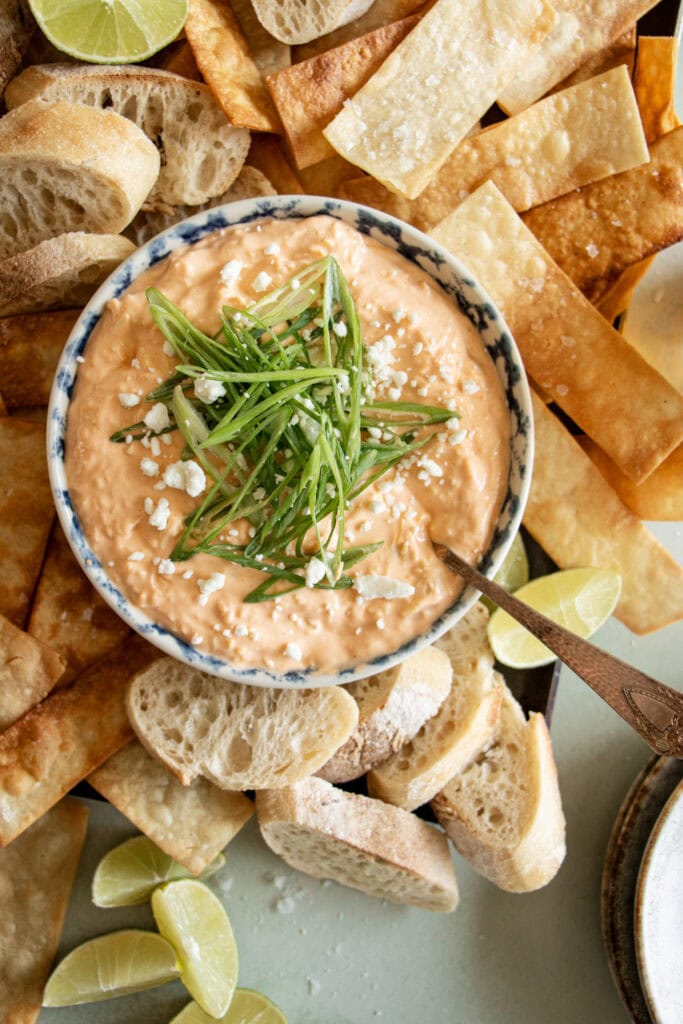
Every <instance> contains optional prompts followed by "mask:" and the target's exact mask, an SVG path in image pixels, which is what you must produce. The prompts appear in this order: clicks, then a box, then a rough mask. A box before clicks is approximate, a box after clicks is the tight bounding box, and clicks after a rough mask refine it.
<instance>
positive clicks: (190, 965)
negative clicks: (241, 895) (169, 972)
mask: <svg viewBox="0 0 683 1024" xmlns="http://www.w3.org/2000/svg"><path fill="white" fill-rule="evenodd" d="M152 912H153V914H154V918H155V920H156V923H157V927H158V929H159V931H160V932H161V934H162V935H163V936H164V937H165V938H167V939H168V941H169V942H170V943H171V944H172V946H173V947H174V948H175V949H176V951H177V953H178V957H179V959H180V966H181V973H180V978H181V981H182V982H183V984H184V985H185V987H186V988H187V990H188V992H189V993H190V995H191V996H192V998H193V999H194V1000H195V1002H197V1003H199V1006H200V1007H201V1009H202V1010H204V1011H205V1013H208V1014H209V1016H210V1017H213V1018H220V1017H222V1016H223V1014H224V1013H225V1012H226V1011H227V1009H228V1006H229V1005H230V1000H231V999H232V996H233V993H234V991H235V986H236V984H237V968H238V960H237V946H236V945H235V937H234V935H233V934H232V928H231V927H230V920H229V918H228V915H227V914H226V912H225V910H224V908H223V905H222V903H221V902H220V900H219V899H218V898H217V897H216V896H214V894H213V893H212V892H211V890H210V889H207V887H206V886H205V885H203V884H202V882H197V881H196V880H195V879H192V878H183V879H181V880H180V881H178V882H168V883H167V884H166V885H163V886H161V887H160V888H158V889H155V890H154V892H153V893H152Z"/></svg>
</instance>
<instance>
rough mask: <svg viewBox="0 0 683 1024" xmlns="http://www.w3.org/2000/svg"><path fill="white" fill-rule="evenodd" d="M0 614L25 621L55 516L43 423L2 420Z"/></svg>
mask: <svg viewBox="0 0 683 1024" xmlns="http://www.w3.org/2000/svg"><path fill="white" fill-rule="evenodd" d="M0 466H2V477H3V482H4V484H3V487H2V489H0V614H2V615H6V616H7V618H8V619H11V621H12V622H13V623H14V624H15V625H16V626H23V624H24V621H25V619H26V614H27V612H28V607H29V602H30V600H31V594H32V593H33V588H34V586H35V582H36V580H37V578H38V574H39V572H40V566H41V563H42V561H43V554H44V552H45V545H46V544H47V538H48V535H49V533H50V527H51V525H52V520H53V518H54V512H55V510H54V505H53V503H52V493H51V491H50V483H49V481H48V476H47V461H46V459H45V434H44V430H43V427H42V425H41V424H39V423H29V422H27V421H26V420H19V419H15V418H14V417H5V418H4V419H0Z"/></svg>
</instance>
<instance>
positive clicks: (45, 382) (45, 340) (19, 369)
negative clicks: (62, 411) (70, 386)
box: [0, 309, 80, 409]
mask: <svg viewBox="0 0 683 1024" xmlns="http://www.w3.org/2000/svg"><path fill="white" fill-rule="evenodd" d="M79 313H80V310H77V309H60V310H58V311H55V312H53V313H20V314H18V315H17V316H6V317H1V318H0V362H1V363H2V393H3V396H4V398H5V401H6V402H7V406H8V408H9V409H19V408H21V407H22V406H27V405H47V402H48V399H49V397H50V388H51V387H52V378H53V377H54V374H55V370H56V368H57V362H58V361H59V357H60V355H61V354H62V349H63V348H64V345H65V343H66V339H67V338H68V337H69V334H70V333H71V328H72V327H73V325H74V324H75V322H76V318H77V316H78V314H79Z"/></svg>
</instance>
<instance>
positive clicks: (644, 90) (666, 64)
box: [633, 36, 681, 142]
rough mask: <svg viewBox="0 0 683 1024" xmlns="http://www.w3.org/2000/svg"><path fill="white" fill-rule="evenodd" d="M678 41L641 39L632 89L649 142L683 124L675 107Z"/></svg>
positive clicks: (674, 39) (656, 38) (653, 38)
mask: <svg viewBox="0 0 683 1024" xmlns="http://www.w3.org/2000/svg"><path fill="white" fill-rule="evenodd" d="M677 62H678V40H677V39H676V38H675V37H672V36H662V37H657V36H641V37H640V39H639V40H638V60H637V62H636V73H635V76H634V79H633V87H634V89H635V91H636V98H637V100H638V106H639V108H640V116H641V119H642V122H643V128H644V130H645V137H646V138H647V141H648V142H654V141H655V139H658V138H659V137H660V136H661V135H665V134H666V133H667V132H670V131H673V129H674V128H677V127H678V126H679V124H680V123H681V122H680V121H679V120H678V118H677V117H676V110H675V107H674V102H675V93H676V64H677Z"/></svg>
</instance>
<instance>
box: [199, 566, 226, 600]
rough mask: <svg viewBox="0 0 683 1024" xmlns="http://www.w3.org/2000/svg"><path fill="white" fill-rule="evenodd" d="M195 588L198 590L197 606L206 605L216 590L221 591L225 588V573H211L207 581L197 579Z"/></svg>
mask: <svg viewBox="0 0 683 1024" xmlns="http://www.w3.org/2000/svg"><path fill="white" fill-rule="evenodd" d="M197 586H198V587H199V590H200V595H199V598H198V604H202V605H203V604H206V602H207V601H208V600H209V595H210V594H215V593H216V591H217V590H222V589H223V587H224V586H225V573H222V572H212V573H211V575H210V576H209V578H208V579H205V580H202V579H198V580H197Z"/></svg>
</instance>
